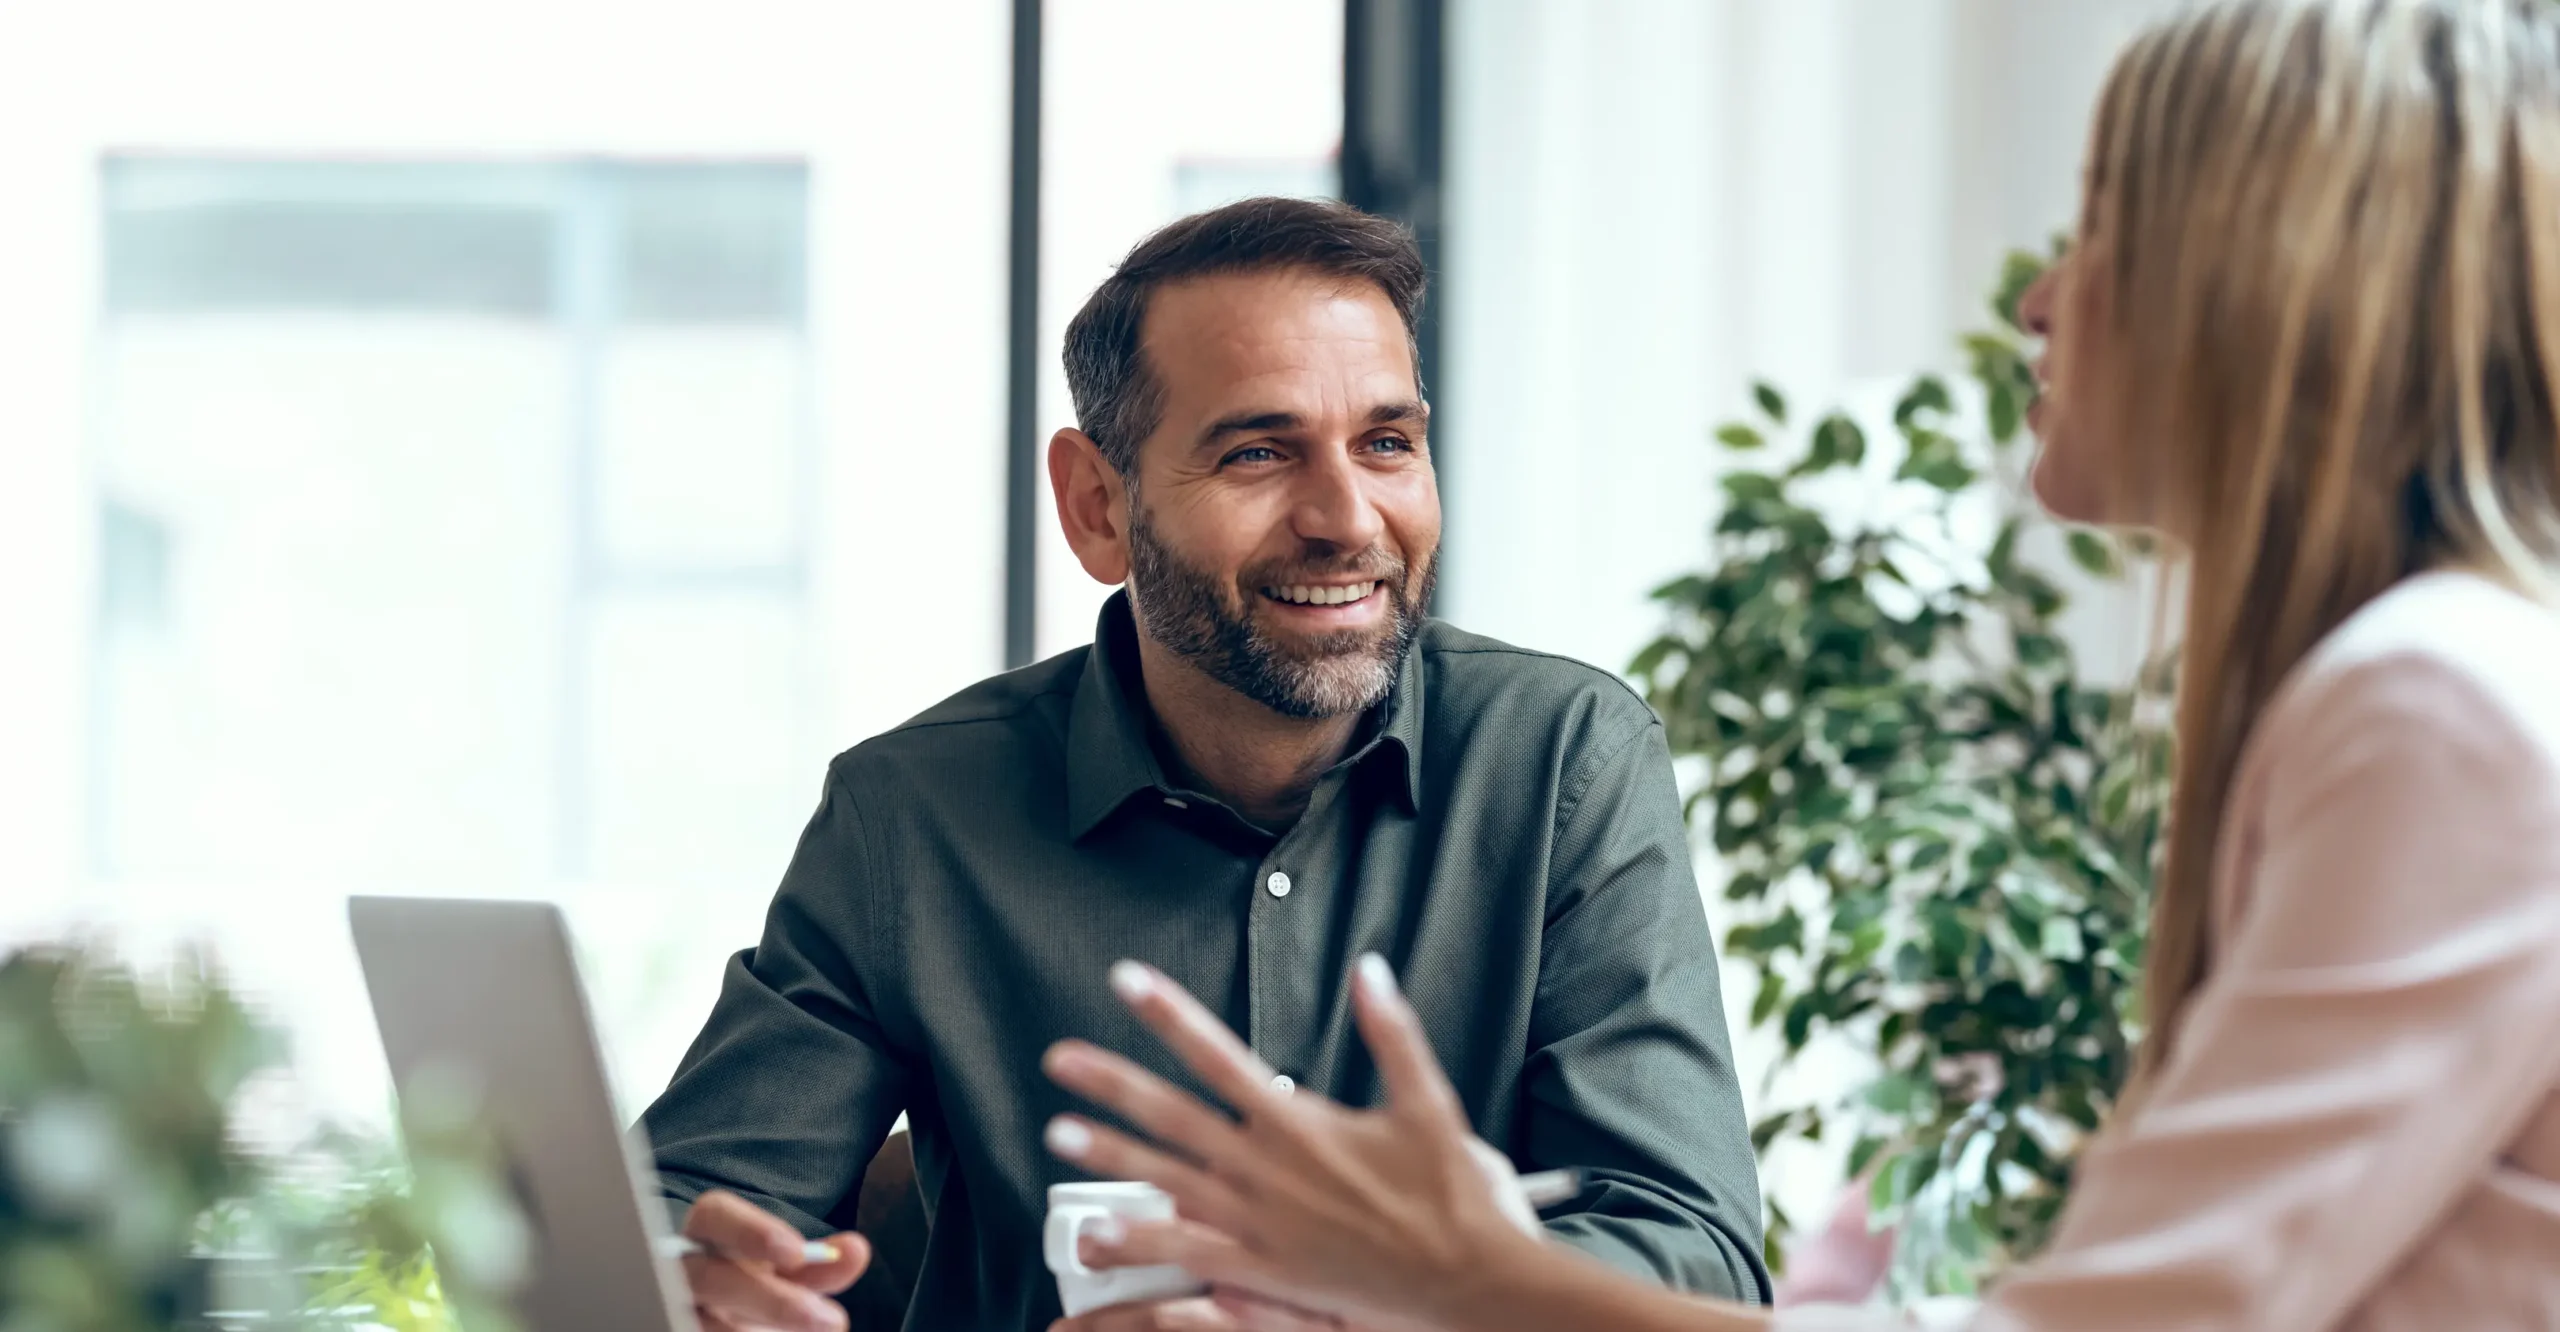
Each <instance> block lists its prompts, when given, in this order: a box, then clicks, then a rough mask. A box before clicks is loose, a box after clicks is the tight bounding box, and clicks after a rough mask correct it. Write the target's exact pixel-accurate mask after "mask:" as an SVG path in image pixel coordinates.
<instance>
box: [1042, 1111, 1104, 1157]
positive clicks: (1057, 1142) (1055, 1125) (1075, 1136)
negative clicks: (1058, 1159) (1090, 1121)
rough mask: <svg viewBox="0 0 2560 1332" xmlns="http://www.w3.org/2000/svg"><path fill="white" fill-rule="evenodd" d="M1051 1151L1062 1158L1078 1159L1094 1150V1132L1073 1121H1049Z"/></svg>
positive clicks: (1048, 1135)
mask: <svg viewBox="0 0 2560 1332" xmlns="http://www.w3.org/2000/svg"><path fill="white" fill-rule="evenodd" d="M1047 1137H1048V1140H1049V1150H1050V1151H1053V1152H1056V1153H1057V1154H1058V1155H1060V1156H1066V1157H1076V1156H1082V1155H1084V1154H1085V1153H1086V1152H1089V1151H1092V1150H1093V1130H1092V1129H1089V1128H1086V1127H1085V1126H1084V1125H1082V1124H1079V1123H1077V1122H1075V1121H1074V1120H1072V1119H1052V1120H1050V1121H1049V1132H1048V1134H1047Z"/></svg>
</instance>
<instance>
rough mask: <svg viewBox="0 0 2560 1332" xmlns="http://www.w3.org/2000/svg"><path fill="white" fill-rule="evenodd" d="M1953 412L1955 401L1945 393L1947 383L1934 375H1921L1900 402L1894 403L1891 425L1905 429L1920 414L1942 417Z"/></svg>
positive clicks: (1905, 392)
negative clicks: (1930, 413) (1936, 414)
mask: <svg viewBox="0 0 2560 1332" xmlns="http://www.w3.org/2000/svg"><path fill="white" fill-rule="evenodd" d="M1954 410H1955V399H1954V398H1953V397H1952V396H1950V395H1949V394H1948V392H1947V381H1945V380H1943V379H1940V378H1938V377H1937V376H1936V375H1922V376H1920V377H1919V378H1918V379H1916V380H1913V381H1912V384H1911V387H1910V388H1909V389H1908V390H1905V391H1904V393H1903V395H1902V398H1901V400H1900V401H1897V402H1896V403H1894V405H1893V423H1894V424H1895V425H1897V426H1903V427H1906V428H1907V427H1909V426H1910V425H1912V424H1913V423H1914V422H1916V421H1917V420H1918V419H1919V417H1920V413H1922V412H1937V413H1940V414H1941V415H1943V414H1945V413H1947V412H1951V411H1954Z"/></svg>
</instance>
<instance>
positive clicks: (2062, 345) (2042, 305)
mask: <svg viewBox="0 0 2560 1332" xmlns="http://www.w3.org/2000/svg"><path fill="white" fill-rule="evenodd" d="M2106 262H2107V244H2106V239H2105V237H2103V236H2098V235H2094V234H2091V233H2090V232H2089V231H2088V230H2087V229H2085V228H2084V229H2083V231H2082V233H2081V236H2080V238H2079V239H2078V240H2077V241H2075V242H2074V243H2073V244H2072V246H2071V249H2070V250H2069V252H2068V253H2066V254H2064V255H2063V256H2062V257H2061V258H2060V259H2057V260H2055V261H2054V263H2053V266H2052V267H2050V268H2047V269H2046V270H2045V271H2044V275H2043V276H2041V277H2039V278H2037V279H2036V281H2035V284H2034V285H2033V286H2030V287H2029V288H2027V291H2026V294H2025V295H2024V296H2023V297H2021V298H2020V299H2019V301H2018V322H2019V323H2020V324H2022V325H2024V326H2025V328H2026V330H2027V331H2028V332H2029V333H2032V334H2034V335H2036V336H2037V337H2040V338H2042V339H2044V352H2043V354H2042V355H2041V356H2039V357H2037V358H2036V366H2035V370H2036V382H2037V385H2038V389H2039V392H2038V393H2037V396H2036V403H2035V406H2033V407H2032V408H2030V409H2028V412H2027V426H2028V428H2029V429H2031V430H2033V431H2034V432H2035V435H2036V441H2037V443H2038V445H2039V446H2040V447H2039V448H2038V450H2037V453H2036V464H2035V474H2034V484H2035V492H2036V500H2037V502H2038V503H2040V504H2042V505H2043V506H2044V508H2045V511H2046V512H2047V513H2050V514H2052V515H2053V516H2054V517H2056V518H2059V519H2062V520H2063V521H2065V522H2072V523H2088V524H2092V525H2099V526H2139V525H2143V524H2145V523H2147V522H2148V520H2149V514H2148V513H2147V509H2148V507H2149V506H2148V505H2146V504H2143V503H2141V502H2140V501H2139V499H2138V497H2137V496H2136V495H2135V494H2134V486H2133V484H2132V482H2133V469H2132V468H2131V467H2129V466H2127V465H2126V464H2127V462H2128V459H2127V458H2126V457H2125V450H2126V448H2127V443H2126V440H2125V438H2124V435H2125V430H2124V413H2123V411H2122V410H2121V409H2120V404H2119V403H2118V401H2117V398H2118V390H2117V386H2118V385H2119V384H2120V383H2121V382H2122V373H2123V371H2122V366H2121V364H2120V362H2119V357H2118V355H2117V353H2116V350H2115V348H2114V346H2113V341H2114V339H2113V338H2112V336H2111V335H2110V331H2109V321H2108V319H2107V317H2106V310H2105V305H2104V302H2105V293H2104V274H2105V271H2106V268H2105V265H2106Z"/></svg>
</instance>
